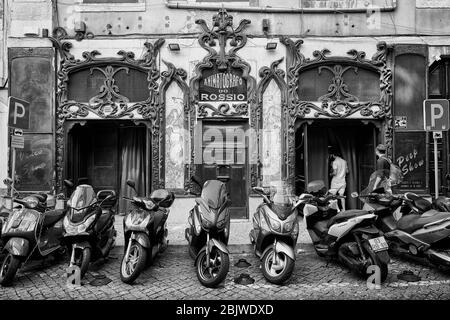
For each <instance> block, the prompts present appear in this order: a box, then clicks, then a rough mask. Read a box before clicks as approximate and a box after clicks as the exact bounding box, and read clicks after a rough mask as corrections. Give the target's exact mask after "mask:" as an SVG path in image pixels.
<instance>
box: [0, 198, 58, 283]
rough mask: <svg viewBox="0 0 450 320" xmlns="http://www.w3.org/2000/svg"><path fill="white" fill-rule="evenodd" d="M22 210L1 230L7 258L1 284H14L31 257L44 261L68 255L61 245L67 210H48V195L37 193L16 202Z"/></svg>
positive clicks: (0, 274)
mask: <svg viewBox="0 0 450 320" xmlns="http://www.w3.org/2000/svg"><path fill="white" fill-rule="evenodd" d="M14 202H16V203H19V204H20V205H21V208H15V209H13V211H12V213H11V214H10V217H9V218H8V221H7V222H6V224H4V225H3V229H2V236H1V238H2V241H3V242H4V243H5V247H4V250H6V251H7V255H6V257H5V258H4V259H3V263H2V265H1V269H0V284H1V285H2V286H9V285H11V284H12V282H13V280H14V277H15V275H16V273H17V270H18V269H19V268H20V266H21V265H23V264H25V263H26V262H27V261H28V260H29V259H30V258H39V259H42V258H45V257H47V256H49V255H51V254H53V253H59V254H63V253H64V252H65V250H64V246H63V244H62V234H63V229H62V218H63V217H64V215H65V212H64V210H52V211H46V210H45V202H46V195H45V194H44V195H43V194H34V195H31V196H28V197H25V198H24V199H14Z"/></svg>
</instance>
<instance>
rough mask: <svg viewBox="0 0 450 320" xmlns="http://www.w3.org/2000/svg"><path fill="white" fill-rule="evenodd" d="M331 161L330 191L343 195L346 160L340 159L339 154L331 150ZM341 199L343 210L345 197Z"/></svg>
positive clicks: (345, 185)
mask: <svg viewBox="0 0 450 320" xmlns="http://www.w3.org/2000/svg"><path fill="white" fill-rule="evenodd" d="M330 157H331V160H333V162H332V165H331V166H332V172H331V176H332V178H331V186H330V191H329V192H330V193H331V194H334V195H336V194H338V195H340V196H343V195H344V194H345V188H346V187H347V182H346V181H345V176H346V175H347V173H348V167H347V161H345V160H344V159H342V158H341V157H340V156H338V155H337V154H336V152H334V151H332V152H331V154H330ZM340 200H341V201H340V202H341V209H342V210H345V199H344V198H342V199H340Z"/></svg>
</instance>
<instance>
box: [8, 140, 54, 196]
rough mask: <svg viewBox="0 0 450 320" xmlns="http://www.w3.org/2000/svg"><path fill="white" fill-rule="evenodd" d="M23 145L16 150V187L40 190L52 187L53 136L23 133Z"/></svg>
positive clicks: (24, 189)
mask: <svg viewBox="0 0 450 320" xmlns="http://www.w3.org/2000/svg"><path fill="white" fill-rule="evenodd" d="M24 137H25V146H24V148H23V149H17V151H16V176H15V180H16V188H17V189H19V190H23V191H42V190H50V189H51V188H52V178H53V156H52V154H53V142H52V140H53V136H52V135H51V134H25V135H24Z"/></svg>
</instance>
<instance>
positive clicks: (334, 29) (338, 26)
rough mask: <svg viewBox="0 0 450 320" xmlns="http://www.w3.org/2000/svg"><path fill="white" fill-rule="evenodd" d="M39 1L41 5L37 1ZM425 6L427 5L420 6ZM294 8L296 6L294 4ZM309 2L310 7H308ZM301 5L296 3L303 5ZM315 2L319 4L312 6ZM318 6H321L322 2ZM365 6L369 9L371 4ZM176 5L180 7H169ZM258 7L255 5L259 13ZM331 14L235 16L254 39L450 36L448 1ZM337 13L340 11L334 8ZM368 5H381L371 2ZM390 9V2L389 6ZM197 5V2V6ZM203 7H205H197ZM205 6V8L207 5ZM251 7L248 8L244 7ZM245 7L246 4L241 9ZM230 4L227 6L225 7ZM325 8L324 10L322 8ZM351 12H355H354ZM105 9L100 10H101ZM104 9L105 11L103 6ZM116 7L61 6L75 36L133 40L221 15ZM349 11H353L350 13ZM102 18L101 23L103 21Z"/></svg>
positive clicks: (185, 30)
mask: <svg viewBox="0 0 450 320" xmlns="http://www.w3.org/2000/svg"><path fill="white" fill-rule="evenodd" d="M36 1H37V0H36ZM418 1H421V2H423V1H422V0H418ZM291 2H292V1H291ZM302 2H304V1H302ZM302 2H299V1H295V3H297V4H298V3H302ZM312 2H314V1H312ZM317 2H318V1H317ZM366 2H367V1H365V2H364V3H366ZM169 3H174V1H172V2H169ZM179 3H180V4H189V3H192V1H179ZM254 3H255V1H250V5H247V6H246V7H247V8H248V7H253V8H255V7H254V6H252V4H254ZM256 3H259V6H260V9H261V11H263V10H265V9H266V8H265V6H268V5H270V6H272V7H282V8H290V7H293V8H295V7H297V9H298V8H299V6H298V5H297V6H296V5H295V4H294V3H292V4H291V3H290V2H289V1H288V2H286V1H282V2H281V1H275V2H273V1H271V2H270V3H269V2H268V1H256ZM321 3H324V4H326V5H327V7H328V8H329V10H328V12H320V13H311V12H308V11H307V10H308V9H309V8H306V7H305V10H304V11H303V13H302V12H301V11H300V12H294V13H270V12H259V13H258V12H232V11H231V10H229V12H232V15H233V17H234V21H239V20H241V19H244V18H246V19H250V20H251V21H252V24H251V25H250V26H249V29H248V32H249V33H250V34H252V35H254V36H263V37H265V36H266V35H267V36H271V35H272V36H273V35H279V34H287V35H297V36H302V37H307V36H361V35H395V34H397V35H410V34H416V33H420V34H424V35H427V34H443V33H448V32H449V31H450V26H449V25H448V24H447V23H446V21H447V20H448V16H449V15H450V9H449V8H448V7H450V5H449V4H448V3H447V2H445V1H443V2H442V3H443V4H442V5H443V6H447V8H442V7H436V8H427V7H426V6H423V5H422V6H421V7H416V3H415V1H411V0H398V1H393V3H394V4H396V5H395V7H393V9H392V10H391V11H379V10H378V9H377V8H376V7H374V6H368V7H365V6H364V5H363V4H361V3H363V2H361V1H346V2H345V1H322V2H321ZM333 3H337V6H338V7H337V8H336V9H334V4H333ZM339 3H341V4H342V3H355V4H354V5H352V6H355V7H356V8H362V10H359V11H362V12H346V10H345V5H341V6H339ZM367 3H377V1H370V2H367ZM383 3H385V1H383ZM194 4H195V2H194ZM196 4H202V2H196ZM203 4H204V3H203ZM244 4H245V3H244ZM241 5H242V4H241ZM226 6H227V2H225V7H226ZM318 6H319V5H318ZM352 6H349V8H350V9H352V8H353V7H352ZM99 8H100V9H99ZM103 8H104V6H103ZM118 8H119V9H120V10H122V11H115V10H119V9H117V8H115V7H114V6H113V5H111V6H109V7H108V11H106V10H102V9H101V7H99V6H95V5H83V4H82V3H81V1H80V0H72V1H57V10H58V19H56V20H57V21H58V22H59V25H60V26H62V27H65V28H67V29H68V30H69V31H70V34H71V35H73V34H74V31H73V26H74V23H76V22H78V21H83V22H85V24H86V26H87V31H88V32H92V33H93V34H94V36H103V35H113V36H116V35H125V34H127V35H133V34H160V35H167V34H177V35H178V36H180V37H181V36H186V35H189V34H192V33H197V32H198V31H199V29H198V27H197V26H196V24H195V23H194V21H195V20H196V19H205V20H206V21H210V19H211V16H212V15H213V14H214V13H215V12H216V11H217V9H214V10H199V9H172V8H168V7H167V6H166V3H165V2H164V1H163V0H145V1H144V0H143V1H142V3H141V6H138V7H136V6H135V5H134V6H130V7H129V9H128V10H129V11H127V9H126V6H125V7H118ZM347 11H348V10H347ZM99 15H101V19H99ZM263 19H268V20H269V30H268V31H267V33H265V32H264V31H263Z"/></svg>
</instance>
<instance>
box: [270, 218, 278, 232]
mask: <svg viewBox="0 0 450 320" xmlns="http://www.w3.org/2000/svg"><path fill="white" fill-rule="evenodd" d="M269 223H270V226H271V227H272V229H273V230H274V231H277V232H280V231H281V223H279V222H278V221H275V220H272V219H270V218H269Z"/></svg>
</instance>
